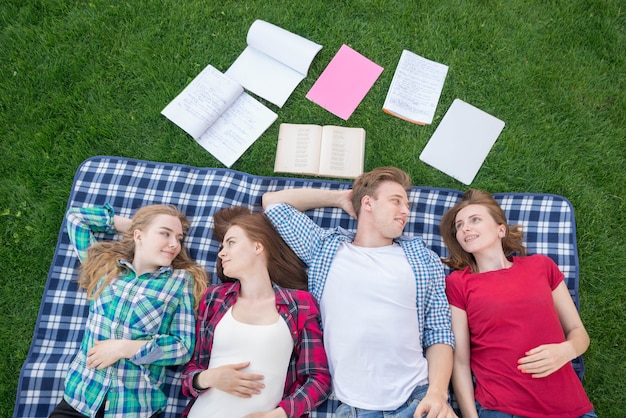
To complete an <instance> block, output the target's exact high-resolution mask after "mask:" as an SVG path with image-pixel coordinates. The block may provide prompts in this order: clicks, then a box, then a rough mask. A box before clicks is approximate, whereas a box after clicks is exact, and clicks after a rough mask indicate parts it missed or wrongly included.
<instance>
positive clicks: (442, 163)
mask: <svg viewBox="0 0 626 418" xmlns="http://www.w3.org/2000/svg"><path fill="white" fill-rule="evenodd" d="M502 129H504V122H503V121H501V120H500V119H498V118H496V117H495V116H492V115H490V114H489V113H486V112H484V111H482V110H480V109H478V108H477V107H474V106H472V105H471V104H469V103H465V102H464V101H462V100H460V99H455V100H454V102H452V105H451V106H450V108H449V109H448V111H447V112H446V114H445V115H444V116H443V119H441V123H439V126H437V129H436V130H435V132H434V133H433V136H432V137H431V138H430V140H429V141H428V143H427V144H426V147H424V150H423V151H422V153H421V154H420V160H422V161H424V162H425V163H426V164H429V165H431V166H432V167H435V168H436V169H438V170H440V171H442V172H444V173H446V174H447V175H449V176H450V177H453V178H455V179H457V180H459V181H460V182H461V183H463V184H465V185H470V184H471V183H472V181H473V180H474V177H475V176H476V174H477V173H478V170H479V169H480V166H481V165H482V164H483V161H485V158H486V157H487V154H489V151H490V150H491V147H492V146H493V144H494V143H495V142H496V139H498V136H499V135H500V132H502Z"/></svg>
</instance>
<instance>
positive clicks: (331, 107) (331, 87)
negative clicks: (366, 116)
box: [306, 45, 383, 120]
mask: <svg viewBox="0 0 626 418" xmlns="http://www.w3.org/2000/svg"><path fill="white" fill-rule="evenodd" d="M382 72H383V67H381V66H380V65H378V64H376V63H375V62H373V61H371V60H369V59H368V58H366V57H364V56H363V55H361V54H359V53H358V52H357V51H355V50H354V49H352V48H350V47H349V46H347V45H342V46H341V48H339V51H338V52H337V54H336V55H335V56H334V57H333V59H332V60H331V61H330V63H329V64H328V66H327V67H326V68H325V69H324V71H323V72H322V74H321V75H320V76H319V78H318V79H317V81H316V82H315V84H313V87H311V90H309V92H308V93H307V95H306V97H307V99H309V100H311V101H312V102H314V103H317V104H318V105H320V106H321V107H323V108H324V109H326V110H328V111H329V112H331V113H332V114H334V115H336V116H339V117H340V118H342V119H343V120H348V118H349V117H350V116H351V115H352V113H353V112H354V110H355V109H356V108H357V106H358V105H359V103H361V101H362V100H363V98H364V97H365V95H366V94H367V92H368V91H369V90H370V89H371V88H372V86H373V85H374V82H376V80H377V79H378V76H380V74H381V73H382Z"/></svg>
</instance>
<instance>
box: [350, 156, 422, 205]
mask: <svg viewBox="0 0 626 418" xmlns="http://www.w3.org/2000/svg"><path fill="white" fill-rule="evenodd" d="M384 181H393V182H396V183H398V184H400V185H401V186H402V187H404V190H406V191H407V192H408V191H409V190H410V189H411V177H410V176H409V175H408V173H406V172H404V171H402V170H400V169H399V168H397V167H378V168H375V169H373V170H372V171H368V172H367V173H363V174H361V175H360V176H359V177H357V178H356V180H354V183H353V184H352V207H353V208H354V212H355V213H356V215H357V217H358V216H359V212H360V210H361V200H362V199H363V196H372V197H373V198H375V199H376V198H377V196H376V192H377V189H378V186H379V185H380V183H382V182H384Z"/></svg>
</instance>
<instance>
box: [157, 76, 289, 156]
mask: <svg viewBox="0 0 626 418" xmlns="http://www.w3.org/2000/svg"><path fill="white" fill-rule="evenodd" d="M161 113H162V114H163V115H164V116H165V117H167V118H168V119H169V120H171V121H172V122H174V123H175V124H176V125H178V126H179V127H180V128H182V129H183V130H184V131H185V132H187V133H188V134H189V135H191V136H192V137H193V138H194V139H195V140H196V141H197V142H198V143H199V144H200V145H201V146H202V147H203V148H204V149H206V150H207V151H209V152H210V153H211V154H212V155H213V156H214V157H215V158H217V159H218V160H219V161H220V162H221V163H222V164H224V165H225V166H226V167H229V168H230V166H231V165H233V163H234V162H235V161H237V159H239V157H241V155H242V154H243V153H244V152H245V151H246V150H247V149H248V148H249V147H250V145H252V143H254V141H256V140H257V139H258V138H259V137H260V136H261V135H262V134H263V132H265V131H266V130H267V128H269V127H270V125H271V124H272V123H274V121H275V120H276V118H277V115H276V113H274V112H272V111H271V110H270V109H268V108H267V107H266V106H265V105H263V104H262V103H261V102H259V101H258V100H256V99H254V98H253V97H252V96H250V95H249V94H247V93H246V92H245V91H244V90H243V87H241V86H240V85H239V83H237V82H236V81H233V80H231V79H230V78H228V77H227V76H225V75H224V74H222V73H221V72H220V71H219V70H217V69H215V68H214V67H212V66H211V65H209V66H207V67H206V68H205V69H204V70H202V72H201V73H200V74H198V76H197V77H196V78H194V79H193V80H192V81H191V83H189V85H188V86H187V87H185V89H184V90H183V91H182V92H181V93H180V94H179V95H178V96H176V97H175V98H174V100H172V101H171V102H170V103H169V104H168V105H167V106H166V107H165V108H164V109H163V110H162V111H161Z"/></svg>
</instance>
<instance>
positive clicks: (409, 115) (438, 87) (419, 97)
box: [383, 50, 448, 125]
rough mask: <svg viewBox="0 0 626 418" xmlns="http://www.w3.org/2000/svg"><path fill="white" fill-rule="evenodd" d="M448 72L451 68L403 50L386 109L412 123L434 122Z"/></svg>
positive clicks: (384, 107)
mask: <svg viewBox="0 0 626 418" xmlns="http://www.w3.org/2000/svg"><path fill="white" fill-rule="evenodd" d="M447 73H448V66H447V65H444V64H440V63H438V62H435V61H431V60H428V59H426V58H423V57H420V56H419V55H417V54H414V53H413V52H411V51H407V50H404V51H402V55H401V56H400V61H399V62H398V67H397V68H396V72H395V73H394V75H393V79H392V80H391V86H390V87H389V91H388V92H387V97H386V98H385V103H384V104H383V110H384V111H386V112H387V113H390V114H392V115H394V116H397V117H399V118H401V119H405V120H408V121H409V122H414V123H419V124H422V125H425V124H430V123H432V121H433V117H434V116H435V110H436V109H437V103H439V97H440V96H441V91H442V90H443V84H444V81H445V79H446V75H447Z"/></svg>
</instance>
